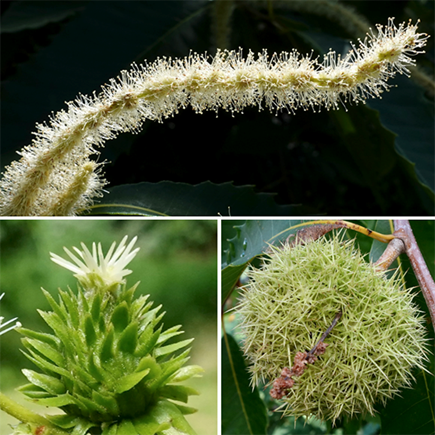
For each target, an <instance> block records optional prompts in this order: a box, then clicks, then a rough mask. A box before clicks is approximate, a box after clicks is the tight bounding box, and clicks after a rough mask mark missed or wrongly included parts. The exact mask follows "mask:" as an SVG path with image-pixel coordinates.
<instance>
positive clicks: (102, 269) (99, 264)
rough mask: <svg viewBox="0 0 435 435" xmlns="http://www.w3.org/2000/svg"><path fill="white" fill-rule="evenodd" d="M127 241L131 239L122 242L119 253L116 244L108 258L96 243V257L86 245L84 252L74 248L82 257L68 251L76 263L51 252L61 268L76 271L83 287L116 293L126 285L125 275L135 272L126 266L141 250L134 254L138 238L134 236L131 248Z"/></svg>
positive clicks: (94, 248)
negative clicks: (126, 244) (122, 285)
mask: <svg viewBox="0 0 435 435" xmlns="http://www.w3.org/2000/svg"><path fill="white" fill-rule="evenodd" d="M127 238H128V236H125V237H124V238H123V239H122V241H121V243H120V244H119V245H118V248H117V249H116V250H115V247H116V242H113V243H112V246H111V247H110V249H109V251H108V253H107V254H106V256H104V254H103V249H102V247H101V243H99V244H98V250H97V246H96V245H95V243H93V244H92V254H91V252H90V251H89V249H88V248H87V247H86V245H85V244H84V243H82V249H83V250H82V251H80V249H78V248H76V247H73V249H74V251H76V253H77V254H78V256H79V258H77V257H76V256H75V255H74V254H73V253H72V252H71V251H70V250H69V249H67V248H64V250H65V252H66V253H67V254H68V256H69V257H70V258H71V259H72V260H73V261H74V263H75V264H73V263H71V262H70V261H68V260H65V259H64V258H62V257H60V256H59V255H57V254H53V253H51V259H52V260H53V261H54V262H55V263H57V264H59V265H60V266H62V267H65V268H66V269H68V270H71V271H72V272H75V275H74V276H75V277H76V278H77V280H78V281H79V282H80V284H81V285H82V286H83V288H91V289H95V288H101V289H103V290H112V291H113V290H116V289H117V288H118V287H119V286H120V285H121V284H125V280H124V279H123V278H124V276H126V275H129V274H130V273H131V270H128V269H125V266H127V264H128V263H130V261H131V260H133V258H134V257H135V255H136V254H137V252H138V251H139V249H140V248H136V249H135V250H133V251H132V249H133V246H134V244H135V243H136V240H137V237H134V238H133V239H132V240H131V242H130V243H129V244H128V246H125V243H126V241H127Z"/></svg>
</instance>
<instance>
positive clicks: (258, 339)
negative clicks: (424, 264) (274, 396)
mask: <svg viewBox="0 0 435 435" xmlns="http://www.w3.org/2000/svg"><path fill="white" fill-rule="evenodd" d="M248 275H249V278H250V282H249V284H248V285H247V286H246V288H245V290H244V292H243V294H242V296H241V300H240V304H239V306H238V309H237V310H238V313H240V315H241V316H240V317H241V329H242V331H243V333H244V343H243V347H244V352H245V354H246V356H247V358H248V359H249V361H250V363H251V364H250V372H251V375H252V383H253V384H257V383H259V382H260V381H262V382H268V383H269V384H272V383H273V382H274V381H275V384H274V388H275V386H276V385H278V386H280V387H282V386H284V387H285V388H287V390H285V394H284V395H283V396H284V397H282V401H281V403H282V404H283V406H282V407H280V410H281V411H282V412H283V413H284V414H285V415H293V416H295V417H301V416H310V415H313V416H316V417H317V418H319V419H322V420H332V422H335V421H336V420H337V419H338V418H340V417H341V416H353V415H355V414H359V413H363V414H364V413H370V414H373V413H374V412H375V408H374V406H375V403H377V402H382V403H384V404H385V402H386V400H387V399H388V398H390V397H392V396H393V395H395V394H397V393H398V392H399V390H400V389H401V388H403V387H408V386H410V385H411V383H412V380H413V379H414V378H413V376H412V374H411V370H412V368H413V367H418V368H419V369H422V370H425V368H424V360H425V359H427V356H426V353H427V350H426V346H425V343H426V339H425V329H424V326H423V317H422V313H420V312H419V310H418V309H417V307H416V306H415V305H414V303H413V302H412V299H413V296H412V294H411V292H410V291H409V290H406V289H402V288H401V283H400V280H399V279H398V274H397V273H396V274H394V276H393V277H392V278H387V276H386V274H385V273H384V272H380V271H378V270H376V269H375V268H374V267H373V265H372V264H370V263H368V262H366V261H365V259H364V257H363V256H362V255H361V253H360V252H359V251H358V250H357V249H356V248H355V247H354V241H344V240H343V238H342V237H337V236H334V237H332V238H330V239H328V238H326V237H322V238H320V239H318V240H316V241H314V242H311V243H308V244H306V245H295V246H293V247H291V246H290V245H289V244H285V245H283V246H281V247H279V248H278V247H271V249H270V252H269V256H268V257H267V258H266V259H265V261H264V264H263V266H262V267H261V268H259V269H256V268H252V269H251V270H250V271H249V272H248ZM332 324H333V326H334V327H333V328H330V327H331V326H332ZM329 329H330V331H329V333H328V336H327V337H326V338H325V339H324V340H325V341H324V343H325V345H327V347H326V346H324V345H323V346H322V349H321V351H319V352H318V353H314V354H313V353H311V360H310V359H309V358H308V356H310V353H309V351H310V350H312V349H314V347H315V345H316V344H317V343H318V342H319V341H321V339H322V335H323V334H324V333H325V331H328V330H329ZM304 352H305V353H304ZM322 353H323V354H322ZM315 355H319V356H315ZM293 366H294V367H293ZM292 367H293V368H292ZM291 368H292V369H291ZM291 370H293V371H291ZM295 373H296V375H295ZM278 398H280V397H278Z"/></svg>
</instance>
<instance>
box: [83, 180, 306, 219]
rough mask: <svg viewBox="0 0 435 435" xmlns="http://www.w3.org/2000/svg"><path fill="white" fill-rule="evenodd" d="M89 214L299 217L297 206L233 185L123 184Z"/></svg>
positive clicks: (209, 183)
mask: <svg viewBox="0 0 435 435" xmlns="http://www.w3.org/2000/svg"><path fill="white" fill-rule="evenodd" d="M107 190H108V192H109V194H106V195H105V196H104V197H103V199H102V200H101V201H100V203H99V204H97V205H94V206H93V207H92V209H91V214H97V215H101V214H113V215H136V216H219V215H221V216H227V215H231V216H238V215H256V214H260V215H266V216H269V215H276V216H285V215H293V214H298V213H299V212H300V211H301V210H300V208H299V207H298V206H294V207H293V206H286V207H284V206H279V205H277V204H275V202H274V200H273V195H271V194H265V193H255V191H254V189H253V187H251V186H241V187H235V186H233V184H232V183H222V184H213V183H211V182H209V181H205V182H203V183H200V184H197V185H194V186H193V185H189V184H186V183H174V182H171V181H161V182H159V183H147V182H144V183H138V184H125V185H122V186H116V187H113V188H110V189H107Z"/></svg>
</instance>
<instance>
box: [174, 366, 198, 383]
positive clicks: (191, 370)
mask: <svg viewBox="0 0 435 435" xmlns="http://www.w3.org/2000/svg"><path fill="white" fill-rule="evenodd" d="M202 373H204V369H203V368H202V367H200V366H196V365H192V366H186V367H181V369H180V370H178V372H177V373H176V374H175V376H174V377H173V378H172V379H171V382H183V381H185V380H187V379H190V378H191V377H193V376H201V374H202Z"/></svg>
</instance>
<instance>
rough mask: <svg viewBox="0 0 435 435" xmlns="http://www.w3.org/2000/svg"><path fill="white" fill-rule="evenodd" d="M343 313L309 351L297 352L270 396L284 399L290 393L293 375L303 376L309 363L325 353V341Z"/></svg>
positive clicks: (275, 382) (275, 383)
mask: <svg viewBox="0 0 435 435" xmlns="http://www.w3.org/2000/svg"><path fill="white" fill-rule="evenodd" d="M341 315H342V311H341V310H340V311H339V312H338V313H337V314H336V315H335V317H334V320H333V321H332V323H331V326H329V328H328V329H327V330H326V331H325V332H324V333H323V334H322V336H321V337H320V340H319V341H318V342H317V344H316V345H315V346H314V347H313V348H312V349H311V350H310V351H309V352H297V353H296V355H295V358H294V361H293V362H294V364H293V367H292V368H291V369H289V368H288V367H284V368H283V369H282V371H281V376H280V377H279V378H277V379H275V381H274V382H273V388H272V389H271V390H270V396H271V397H273V398H274V399H282V398H283V397H284V396H285V395H287V394H288V392H289V390H290V388H292V387H293V385H294V383H295V381H294V379H292V377H293V376H301V375H302V374H303V373H304V371H305V368H306V366H307V364H313V363H314V362H316V361H317V356H318V355H323V354H324V353H325V350H326V347H327V346H328V344H327V343H324V340H325V338H326V337H327V336H328V334H329V333H330V332H331V330H332V328H333V327H334V326H335V325H336V324H337V322H338V320H339V319H340V317H341Z"/></svg>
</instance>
